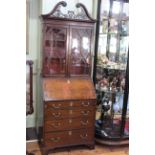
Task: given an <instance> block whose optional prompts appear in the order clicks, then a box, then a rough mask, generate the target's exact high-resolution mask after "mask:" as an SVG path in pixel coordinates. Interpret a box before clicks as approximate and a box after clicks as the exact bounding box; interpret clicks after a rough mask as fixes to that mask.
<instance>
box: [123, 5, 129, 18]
mask: <svg viewBox="0 0 155 155" xmlns="http://www.w3.org/2000/svg"><path fill="white" fill-rule="evenodd" d="M122 16H123V17H129V3H124V4H123V11H122Z"/></svg>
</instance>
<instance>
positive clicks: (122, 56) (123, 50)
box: [119, 37, 129, 64]
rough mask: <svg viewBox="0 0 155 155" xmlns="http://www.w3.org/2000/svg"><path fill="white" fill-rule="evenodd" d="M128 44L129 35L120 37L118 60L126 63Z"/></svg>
mask: <svg viewBox="0 0 155 155" xmlns="http://www.w3.org/2000/svg"><path fill="white" fill-rule="evenodd" d="M128 45H129V37H121V39H120V53H119V62H120V63H124V64H126V63H127V59H128Z"/></svg>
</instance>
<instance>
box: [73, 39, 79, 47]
mask: <svg viewBox="0 0 155 155" xmlns="http://www.w3.org/2000/svg"><path fill="white" fill-rule="evenodd" d="M77 47H78V41H77V39H76V38H74V39H73V43H72V48H77Z"/></svg>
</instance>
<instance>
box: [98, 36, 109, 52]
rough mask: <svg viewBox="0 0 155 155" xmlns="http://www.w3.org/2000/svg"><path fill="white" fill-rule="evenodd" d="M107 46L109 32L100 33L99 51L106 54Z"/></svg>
mask: <svg viewBox="0 0 155 155" xmlns="http://www.w3.org/2000/svg"><path fill="white" fill-rule="evenodd" d="M106 47H107V34H104V35H100V37H99V45H98V53H99V54H101V55H106Z"/></svg>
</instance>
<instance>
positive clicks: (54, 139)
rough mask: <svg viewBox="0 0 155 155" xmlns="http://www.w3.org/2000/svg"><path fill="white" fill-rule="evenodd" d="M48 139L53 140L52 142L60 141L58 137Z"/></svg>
mask: <svg viewBox="0 0 155 155" xmlns="http://www.w3.org/2000/svg"><path fill="white" fill-rule="evenodd" d="M50 140H51V141H53V142H59V141H60V137H56V138H51V139H50Z"/></svg>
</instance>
